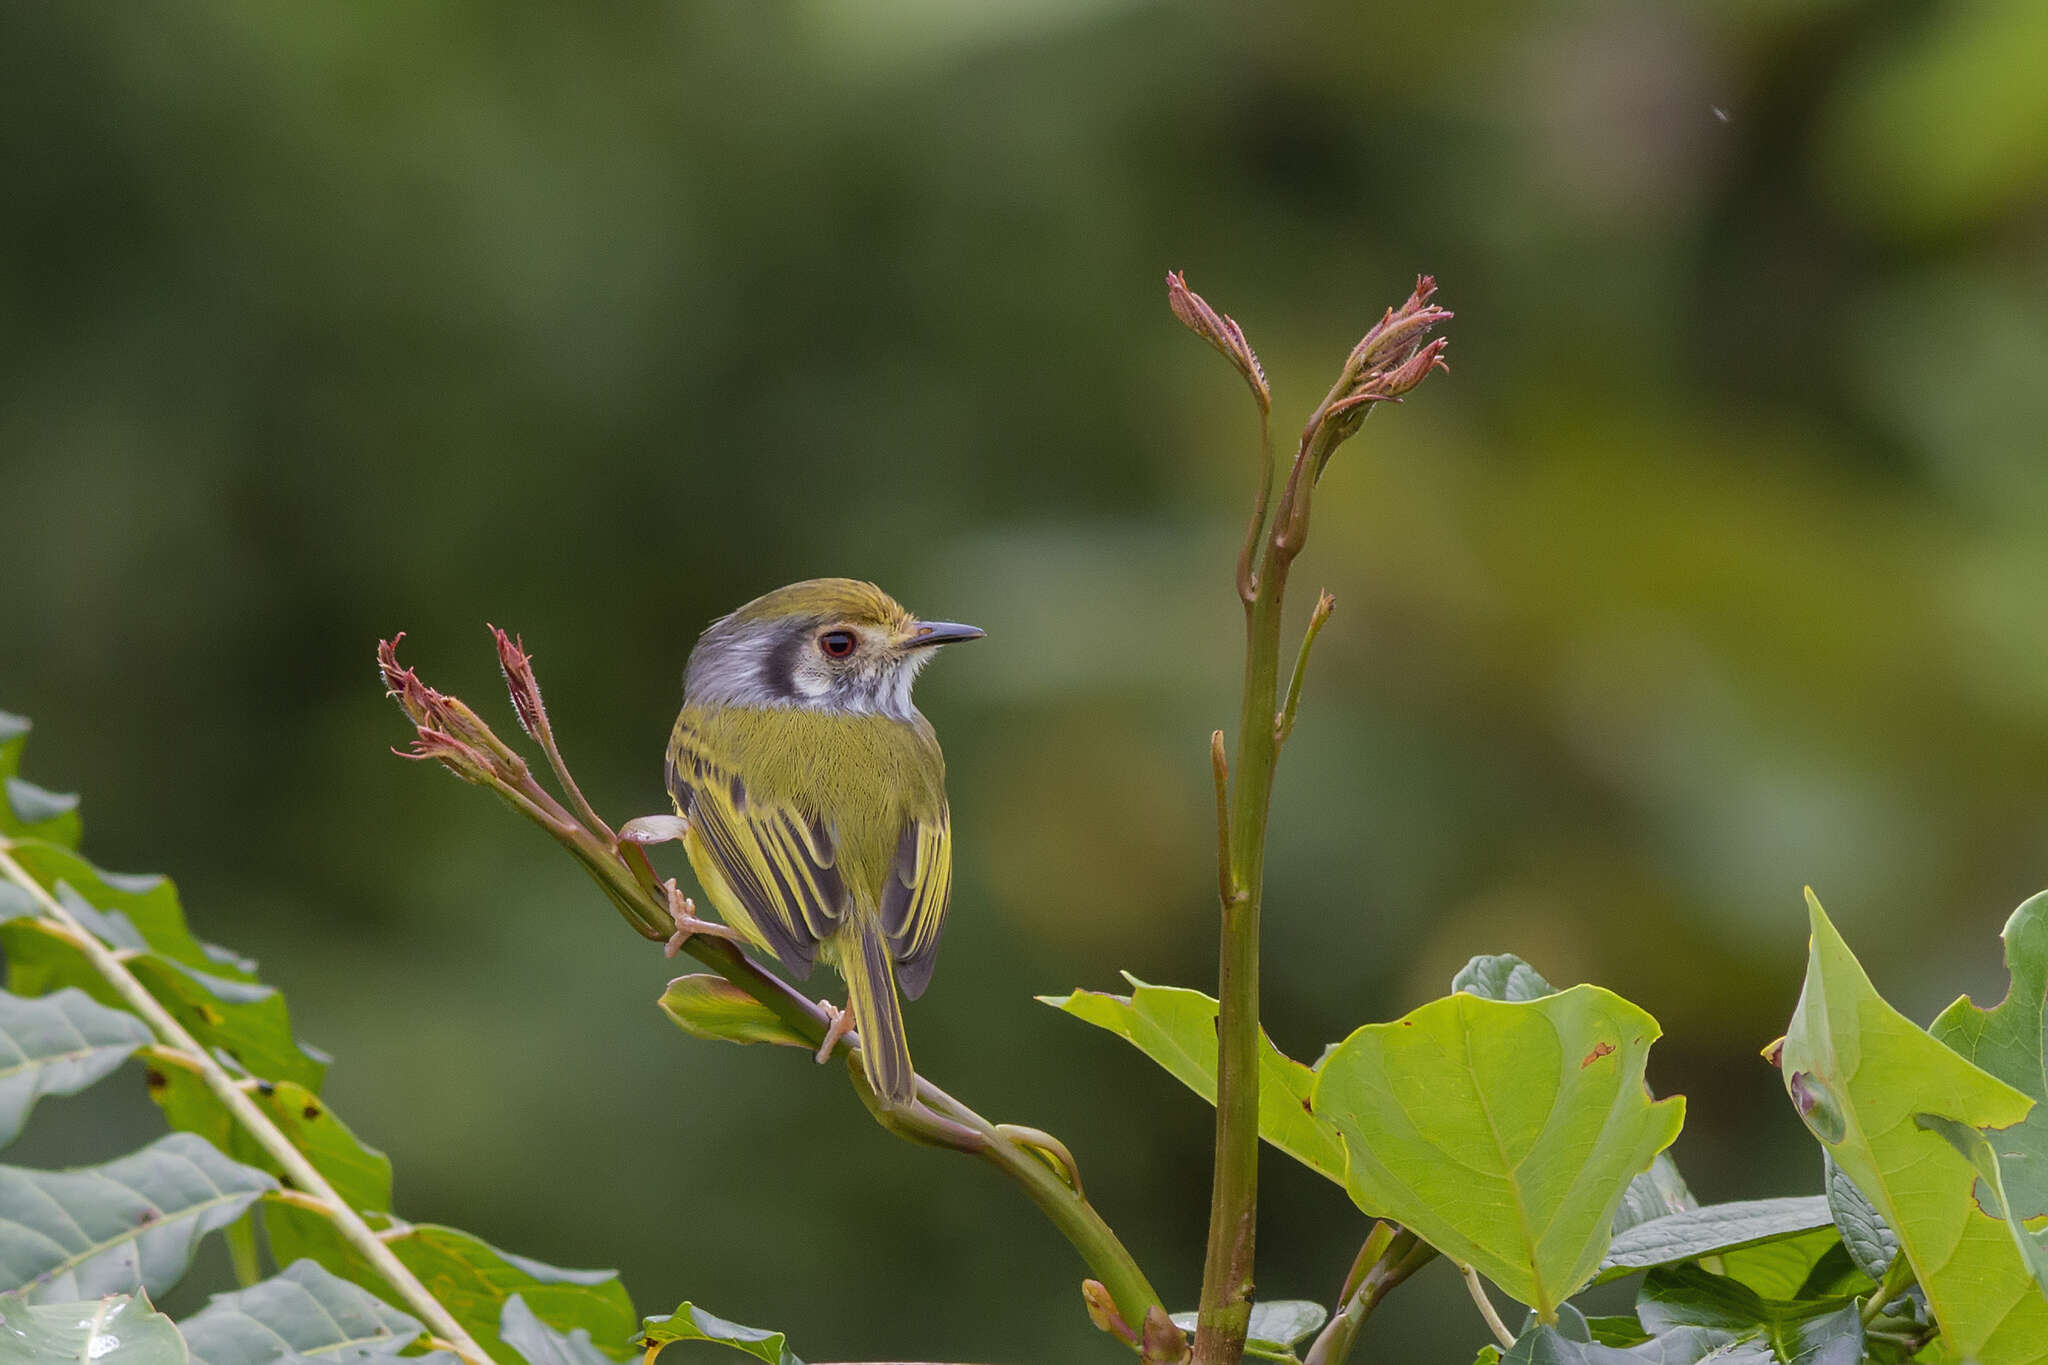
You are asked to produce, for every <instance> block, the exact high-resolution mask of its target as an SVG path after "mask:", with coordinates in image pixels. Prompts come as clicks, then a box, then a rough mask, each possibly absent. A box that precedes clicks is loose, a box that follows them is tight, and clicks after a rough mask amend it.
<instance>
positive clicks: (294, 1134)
mask: <svg viewBox="0 0 2048 1365" xmlns="http://www.w3.org/2000/svg"><path fill="white" fill-rule="evenodd" d="M147 1059H148V1062H149V1071H148V1073H147V1079H148V1082H149V1096H150V1098H151V1099H153V1100H155V1101H156V1102H157V1105H158V1107H160V1108H161V1109H162V1110H163V1111H164V1118H165V1119H166V1120H167V1121H168V1122H169V1123H170V1125H171V1127H173V1128H175V1129H178V1130H179V1131H181V1132H187V1133H197V1134H199V1135H200V1136H201V1137H203V1138H205V1139H206V1140H207V1141H208V1142H211V1143H212V1144H213V1145H214V1146H216V1147H218V1148H220V1149H221V1150H222V1151H224V1152H226V1153H227V1154H228V1155H229V1156H231V1157H233V1158H234V1159H235V1160H237V1161H240V1162H242V1163H244V1164H245V1165H250V1166H254V1167H256V1168H257V1169H259V1170H264V1171H269V1172H270V1173H271V1174H272V1175H278V1176H281V1175H283V1173H284V1172H283V1168H281V1167H280V1166H279V1165H278V1164H277V1161H276V1159H275V1158H274V1157H272V1156H271V1155H270V1153H268V1152H266V1151H264V1150H263V1148H262V1146H261V1145H260V1144H259V1143H257V1141H256V1140H255V1138H253V1137H251V1136H250V1135H249V1132H248V1130H247V1129H245V1128H243V1127H242V1125H241V1124H239V1123H237V1122H235V1120H234V1119H233V1118H232V1117H231V1116H230V1115H229V1114H228V1111H227V1109H226V1108H225V1107H224V1106H223V1105H222V1104H221V1102H220V1100H219V1098H217V1097H216V1096H215V1095H214V1093H213V1092H212V1091H211V1090H208V1089H207V1088H206V1083H205V1082H204V1081H202V1080H201V1079H200V1078H199V1075H198V1073H197V1072H195V1071H191V1070H189V1069H187V1068H186V1067H184V1066H180V1065H177V1064H176V1058H175V1057H172V1056H166V1055H164V1054H163V1053H162V1052H160V1051H153V1052H151V1053H150V1054H148V1058H147ZM249 1098H250V1099H252V1100H254V1101H255V1102H256V1104H257V1107H259V1108H260V1109H262V1110H263V1111H264V1113H266V1114H268V1115H269V1116H270V1119H271V1121H272V1122H273V1123H275V1124H276V1125H277V1128H278V1130H279V1131H280V1132H282V1133H283V1134H284V1135H285V1136H286V1137H287V1138H289V1139H291V1143H292V1145H293V1146H294V1147H297V1148H298V1149H299V1150H300V1151H301V1152H304V1153H305V1154H306V1159H307V1160H309V1161H311V1162H312V1163H313V1167H314V1169H315V1170H317V1171H319V1172H320V1174H322V1175H324V1176H326V1177H327V1180H328V1183H329V1184H331V1185H333V1186H334V1189H335V1193H337V1194H339V1195H340V1196H341V1197H342V1199H343V1200H345V1201H346V1202H347V1203H348V1205H349V1207H350V1208H353V1209H356V1210H359V1211H362V1212H386V1211H388V1210H389V1209H390V1208H391V1158H390V1157H388V1156H386V1155H384V1153H382V1152H380V1151H378V1150H377V1149H376V1148H374V1147H371V1146H369V1145H367V1144H365V1143H364V1142H363V1140H362V1139H361V1138H358V1137H357V1136H356V1135H355V1134H354V1133H353V1132H351V1131H350V1130H349V1127H348V1125H347V1124H345V1123H343V1122H342V1121H341V1119H340V1117H339V1116H338V1115H336V1114H335V1112H334V1111H333V1110H332V1109H330V1108H329V1107H328V1105H327V1101H325V1100H323V1099H321V1098H320V1097H319V1096H317V1095H315V1094H314V1093H313V1092H312V1091H310V1090H308V1089H306V1088H305V1087H304V1086H302V1085H299V1084H297V1083H295V1082H292V1081H278V1082H275V1083H274V1084H273V1083H269V1082H266V1083H263V1084H260V1085H258V1086H257V1087H256V1089H255V1091H254V1093H253V1094H251V1095H250V1096H249Z"/></svg>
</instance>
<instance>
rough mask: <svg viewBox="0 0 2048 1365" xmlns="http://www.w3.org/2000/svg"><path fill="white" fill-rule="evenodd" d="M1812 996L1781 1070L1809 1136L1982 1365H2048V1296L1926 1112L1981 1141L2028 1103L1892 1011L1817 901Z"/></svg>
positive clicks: (1805, 994)
mask: <svg viewBox="0 0 2048 1365" xmlns="http://www.w3.org/2000/svg"><path fill="white" fill-rule="evenodd" d="M1807 904H1808V908H1809V915H1810V919H1811V922H1812V926H1813V941H1812V947H1811V951H1810V952H1809V954H1808V959H1807V967H1806V986H1805V989H1804V990H1803V991H1802V992H1801V993H1800V997H1799V1006H1798V1008H1797V1009H1796V1010H1795V1011H1794V1012H1793V1015H1792V1022H1791V1024H1790V1025H1789V1026H1788V1027H1787V1028H1786V1030H1785V1041H1784V1045H1783V1047H1782V1049H1781V1050H1780V1057H1779V1062H1780V1066H1781V1067H1782V1069H1783V1072H1784V1076H1785V1087H1786V1090H1787V1092H1788V1093H1789V1094H1790V1095H1791V1096H1792V1101H1793V1104H1794V1106H1795V1107H1796V1108H1797V1109H1798V1111H1799V1113H1800V1116H1801V1117H1802V1118H1803V1119H1804V1120H1805V1122H1806V1126H1807V1128H1808V1129H1809V1130H1811V1131H1812V1132H1813V1134H1814V1135H1815V1136H1816V1137H1818V1138H1819V1139H1820V1140H1821V1142H1822V1144H1823V1145H1824V1146H1825V1147H1827V1149H1828V1151H1829V1154H1830V1155H1832V1156H1833V1157H1834V1159H1835V1161H1836V1163H1837V1164H1839V1165H1840V1166H1841V1168H1842V1170H1843V1171H1844V1172H1845V1173H1846V1174H1847V1175H1848V1176H1849V1178H1850V1179H1851V1180H1853V1181H1855V1183H1856V1187H1857V1188H1858V1189H1860V1190H1861V1191H1863V1193H1864V1194H1865V1195H1866V1196H1867V1197H1868V1198H1869V1199H1870V1201H1871V1203H1872V1204H1873V1205H1874V1206H1875V1207H1876V1209H1877V1211H1878V1212H1879V1213H1880V1214H1882V1215H1883V1216H1884V1219H1885V1221H1886V1222H1887V1223H1889V1224H1890V1225H1891V1227H1892V1229H1893V1231H1894V1232H1896V1233H1897V1234H1898V1238H1899V1242H1900V1246H1901V1248H1902V1249H1903V1250H1904V1252H1905V1254H1906V1257H1907V1259H1908V1260H1909V1261H1910V1262H1911V1263H1912V1266H1913V1270H1914V1273H1915V1274H1916V1275H1917V1277H1918V1279H1919V1282H1920V1285H1921V1286H1922V1288H1924V1289H1925V1291H1926V1293H1927V1297H1928V1301H1929V1302H1930V1303H1931V1304H1932V1306H1933V1308H1934V1312H1935V1316H1936V1317H1937V1318H1939V1319H1940V1321H1941V1325H1942V1332H1943V1334H1944V1335H1945V1337H1946V1338H1947V1340H1948V1343H1949V1345H1950V1346H1951V1347H1953V1348H1954V1349H1955V1351H1956V1352H1957V1354H1958V1355H1960V1356H1962V1357H1965V1358H1969V1359H1974V1360H1975V1361H1977V1365H2032V1363H2033V1362H2039V1361H2044V1360H2048V1297H2044V1296H2043V1295H2042V1294H2041V1293H2040V1292H2039V1291H2038V1290H2037V1289H2036V1288H2035V1285H2034V1282H2033V1276H2032V1273H2031V1272H2030V1271H2029V1269H2028V1267H2027V1264H2026V1262H2025V1261H2024V1260H2023V1259H2022V1258H2021V1256H2020V1253H2019V1250H2018V1248H2016V1247H2015V1246H2014V1245H2013V1241H2012V1237H2011V1235H2010V1234H2009V1233H2008V1231H2007V1229H2006V1227H2005V1224H2004V1223H2003V1221H2001V1220H1999V1219H1996V1218H1993V1217H1991V1216H1989V1215H1987V1214H1986V1213H1984V1212H1983V1210H1981V1209H1980V1208H1978V1207H1977V1204H1976V1202H1975V1200H1974V1199H1973V1198H1972V1197H1971V1187H1972V1186H1973V1185H1974V1184H1975V1183H1976V1180H1977V1173H1976V1171H1975V1169H1974V1168H1972V1167H1971V1165H1970V1163H1969V1162H1968V1161H1966V1160H1965V1159H1964V1158H1963V1157H1962V1155H1961V1154H1959V1153H1958V1152H1956V1151H1955V1149H1954V1148H1952V1147H1950V1146H1949V1145H1948V1143H1947V1142H1946V1141H1944V1140H1943V1139H1942V1138H1941V1137H1940V1136H1939V1135H1938V1134H1935V1133H1931V1132H1928V1131H1926V1130H1925V1129H1923V1128H1921V1127H1919V1126H1918V1125H1916V1124H1915V1123H1914V1122H1913V1120H1912V1116H1913V1115H1914V1114H1916V1113H1931V1114H1940V1115H1943V1116H1945V1117H1947V1118H1951V1119H1954V1120H1956V1121H1958V1122H1960V1123H1964V1124H1967V1125H1969V1126H1971V1127H1977V1128H2003V1127H2007V1126H2009V1125H2011V1124H2014V1123H2017V1122H2019V1121H2020V1120H2021V1119H2023V1118H2025V1117H2026V1114H2027V1111H2028V1110H2029V1109H2030V1108H2032V1107H2033V1101H2032V1100H2031V1099H2029V1098H2028V1097H2027V1096H2026V1095H2025V1094H2024V1093H2022V1092H2021V1091H2018V1090H2015V1089H2014V1088H2013V1087H2012V1086H2010V1085H2008V1084H2006V1083H2005V1082H2004V1081H2001V1080H1999V1079H1998V1078H1997V1077H1995V1076H1993V1075H1991V1074H1990V1073H1988V1072H1986V1071H1983V1070H1981V1069H1979V1068H1978V1067H1976V1066H1975V1065H1973V1064H1972V1063H1970V1062H1969V1061H1967V1060H1965V1059H1964V1058H1963V1057H1962V1056H1961V1055H1960V1054H1958V1053H1956V1052H1955V1051H1953V1050H1951V1049H1950V1048H1948V1047H1946V1046H1944V1045H1943V1044H1942V1043H1940V1042H1937V1041H1936V1040H1935V1039H1934V1038H1933V1037H1931V1036H1930V1035H1928V1034H1927V1033H1926V1032H1925V1031H1924V1030H1922V1029H1920V1028H1918V1027H1917V1026H1915V1025H1914V1024H1913V1022H1912V1021H1911V1020H1909V1019H1907V1018H1906V1017H1905V1016H1904V1015H1902V1014H1900V1013H1899V1012H1898V1011H1897V1010H1895V1009H1893V1008H1892V1007H1891V1006H1890V1005H1888V1004H1886V1003H1885V1001H1884V999H1883V998H1882V997H1881V996H1879V995H1878V993H1877V991H1876V989H1875V988H1874V987H1872V985H1871V984H1870V978H1869V977H1867V976H1865V975H1864V973H1863V968H1862V966H1861V965H1860V964H1859V963H1858V962H1857V961H1856V958H1855V955H1854V954H1852V953H1851V952H1850V951H1849V946H1848V945H1847V944H1846V943H1844V942H1843V941H1842V937H1841V935H1840V934H1839V933H1837V932H1836V931H1835V926H1834V925H1833V924H1831V923H1830V922H1829V921H1828V917H1827V915H1826V913H1825V912H1823V911H1822V909H1821V907H1820V902H1819V901H1818V900H1816V899H1814V898H1813V895H1812V893H1811V892H1808V893H1807Z"/></svg>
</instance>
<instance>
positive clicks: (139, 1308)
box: [0, 1294, 187, 1365]
mask: <svg viewBox="0 0 2048 1365" xmlns="http://www.w3.org/2000/svg"><path fill="white" fill-rule="evenodd" d="M0 1360H4V1361H6V1362H8V1365H186V1360H187V1357H186V1354H185V1342H184V1339H183V1338H182V1337H180V1336H179V1335H178V1329H177V1327H176V1326H175V1325H174V1324H173V1323H172V1322H171V1320H170V1319H169V1318H167V1317H165V1316H164V1315H163V1314H161V1313H159V1312H157V1311H156V1310H155V1309H154V1308H152V1307H150V1305H149V1299H148V1298H147V1297H145V1296H143V1295H141V1294H111V1295H108V1296H107V1297H106V1298H102V1299H89V1300H87V1301H85V1302H83V1303H43V1304H30V1303H27V1302H25V1301H23V1300H21V1299H19V1298H17V1297H15V1296H14V1295H11V1294H10V1295H6V1296H4V1297H0Z"/></svg>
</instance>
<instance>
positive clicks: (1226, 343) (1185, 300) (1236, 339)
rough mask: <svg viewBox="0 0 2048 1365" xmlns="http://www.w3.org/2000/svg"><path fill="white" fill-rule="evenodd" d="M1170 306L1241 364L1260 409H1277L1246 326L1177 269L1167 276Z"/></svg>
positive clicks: (1189, 326)
mask: <svg viewBox="0 0 2048 1365" xmlns="http://www.w3.org/2000/svg"><path fill="white" fill-rule="evenodd" d="M1166 306H1167V307H1169V308H1171V309H1172V310H1173V315H1174V316H1175V317H1177V318H1179V319H1180V320H1181V323H1182V324H1183V325H1184V326H1185V327H1186V328H1187V329H1188V330H1189V331H1190V332H1193V333H1194V334H1195V335H1196V336H1198V337H1200V338H1201V339H1202V340H1204V341H1206V342H1208V343H1209V344H1210V345H1211V346H1214V347H1215V348H1216V349H1217V351H1218V352H1220V353H1221V354H1222V356H1223V358H1224V359H1225V360H1228V361H1229V362H1230V363H1231V364H1233V365H1235V366H1236V367H1237V372H1238V373H1239V374H1241V375H1243V376H1244V382H1245V383H1246V384H1249V385H1250V386H1251V390H1252V397H1253V398H1254V399H1256V400H1257V402H1258V405H1259V411H1260V412H1270V411H1272V409H1273V392H1272V390H1271V389H1269V388H1268V387H1267V386H1266V371H1265V368H1264V367H1263V366H1261V365H1260V364H1259V357H1258V355H1257V353H1256V352H1254V351H1253V350H1252V345H1251V343H1250V342H1249V341H1246V340H1245V337H1244V329H1243V328H1242V327H1239V326H1238V325H1237V321H1236V319H1234V318H1232V317H1230V316H1229V315H1228V314H1227V313H1218V312H1217V311H1216V310H1215V309H1214V308H1211V307H1210V306H1209V301H1208V300H1207V299H1205V298H1203V297H1202V296H1201V295H1200V294H1197V293H1196V292H1195V291H1194V290H1192V289H1190V288H1188V281H1187V276H1185V275H1183V274H1181V273H1180V272H1179V271H1177V270H1173V271H1168V272H1167V275H1166Z"/></svg>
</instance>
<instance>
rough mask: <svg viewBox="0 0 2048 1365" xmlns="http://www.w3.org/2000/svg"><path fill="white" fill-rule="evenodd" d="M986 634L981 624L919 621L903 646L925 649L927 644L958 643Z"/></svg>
mask: <svg viewBox="0 0 2048 1365" xmlns="http://www.w3.org/2000/svg"><path fill="white" fill-rule="evenodd" d="M986 634H988V632H987V631H985V630H983V629H982V628H981V627H980V626H965V625H962V624H960V623H959V622H958V621H919V622H918V623H917V628H916V629H914V630H912V631H911V632H910V638H909V639H907V640H905V641H904V642H903V647H904V648H905V649H923V648H924V647H925V646H926V645H951V644H958V643H959V642H960V641H962V640H979V639H980V638H981V637H982V636H984V635H986Z"/></svg>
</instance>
